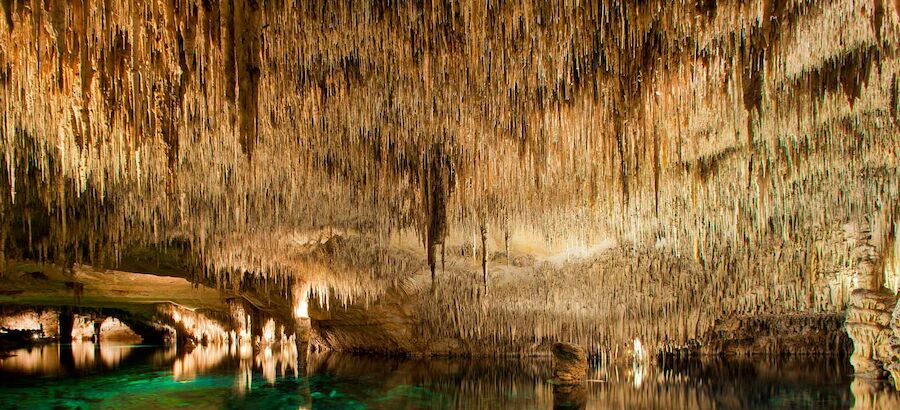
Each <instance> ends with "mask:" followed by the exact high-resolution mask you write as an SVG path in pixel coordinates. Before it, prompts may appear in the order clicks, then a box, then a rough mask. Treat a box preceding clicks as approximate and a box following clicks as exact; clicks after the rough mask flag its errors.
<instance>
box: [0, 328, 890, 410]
mask: <svg viewBox="0 0 900 410" xmlns="http://www.w3.org/2000/svg"><path fill="white" fill-rule="evenodd" d="M851 374H852V369H851V368H850V367H849V365H848V364H846V359H839V358H824V359H823V358H818V359H810V358H805V359H804V358H787V359H786V358H756V359H753V360H731V361H723V360H721V359H716V360H704V361H699V360H695V361H689V362H679V363H677V364H676V363H666V364H662V363H661V364H659V365H656V366H649V367H646V368H644V367H634V366H621V367H605V368H594V369H592V370H591V373H590V374H589V379H590V381H589V382H588V383H587V384H586V385H585V386H584V389H583V390H582V391H580V392H578V394H579V396H578V397H580V398H579V399H578V400H581V405H582V406H583V407H584V408H588V409H594V408H599V409H603V408H613V409H626V408H627V409H632V408H653V409H659V408H663V409H667V408H673V409H678V408H688V409H695V408H727V409H732V408H760V409H762V408H766V409H770V408H815V409H828V408H852V407H854V406H859V407H863V405H865V406H869V407H876V408H877V407H882V406H889V405H890V404H887V403H889V402H885V401H884V400H883V397H884V394H883V393H877V394H876V393H873V392H870V391H868V390H865V389H862V388H859V387H858V386H856V385H854V384H853V383H854V381H853V379H852V377H851V376H850V375H851ZM550 378H551V362H550V360H549V359H526V360H512V359H490V360H488V359H483V360H459V359H433V360H410V359H390V358H375V357H361V356H348V355H340V354H327V353H326V354H322V353H319V354H312V353H310V354H307V353H306V352H305V351H303V350H302V349H297V348H296V347H295V346H289V347H285V348H277V349H266V350H263V351H253V349H250V348H249V347H245V348H244V349H241V348H240V347H228V346H223V347H214V346H209V347H198V348H196V349H194V350H193V351H191V352H189V353H187V352H178V351H176V350H175V349H174V348H166V347H158V346H123V345H114V344H106V343H104V344H101V345H99V346H98V345H94V344H92V343H77V344H73V345H46V346H43V347H37V348H32V349H23V350H18V351H14V352H12V356H9V357H5V358H2V359H0V408H11V409H16V408H21V409H40V408H53V409H76V408H82V409H166V408H189V409H219V408H226V409H233V408H247V409H281V408H284V409H427V408H439V409H458V408H461V409H470V408H471V409H494V408H498V409H499V408H504V409H506V408H510V409H549V408H553V407H554V398H555V397H554V396H559V395H560V393H559V392H554V386H553V385H552V384H551V383H549V379H550ZM851 385H853V386H854V388H851ZM873 394H874V395H875V396H874V397H876V398H875V399H873V397H871V396H872V395H873ZM857 395H863V396H866V397H860V398H857V397H856V396H857ZM877 397H882V399H878V398H877ZM873 400H874V401H873ZM878 400H881V401H878ZM897 403H900V402H897ZM561 404H562V402H561V401H560V398H559V397H556V405H557V406H559V405H561Z"/></svg>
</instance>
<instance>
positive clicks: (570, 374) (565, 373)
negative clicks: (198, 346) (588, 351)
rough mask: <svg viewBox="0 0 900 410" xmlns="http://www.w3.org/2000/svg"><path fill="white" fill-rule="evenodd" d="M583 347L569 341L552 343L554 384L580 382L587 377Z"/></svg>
mask: <svg viewBox="0 0 900 410" xmlns="http://www.w3.org/2000/svg"><path fill="white" fill-rule="evenodd" d="M587 367H588V366H587V358H586V357H585V355H584V349H582V348H580V347H578V346H576V345H573V344H570V343H556V344H554V345H553V381H554V382H555V383H556V384H581V383H584V381H585V378H587Z"/></svg>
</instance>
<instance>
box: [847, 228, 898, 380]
mask: <svg viewBox="0 0 900 410" xmlns="http://www.w3.org/2000/svg"><path fill="white" fill-rule="evenodd" d="M846 230H847V239H848V242H850V243H851V246H853V257H854V262H855V267H856V282H857V288H856V289H854V290H853V292H851V294H850V303H849V306H848V308H847V324H846V326H847V334H848V335H849V336H850V338H851V339H853V354H852V356H851V357H850V363H852V364H853V367H854V368H855V369H856V374H857V376H858V377H861V378H866V379H873V380H877V379H884V378H886V377H887V376H888V373H887V367H888V366H889V365H890V364H891V361H892V356H893V352H892V350H893V349H892V347H891V337H892V336H893V331H892V330H891V316H892V314H893V312H894V308H895V306H896V305H897V296H896V295H895V294H894V293H892V292H891V291H889V290H888V289H887V288H885V287H884V275H883V265H882V257H881V255H880V252H881V251H882V250H881V249H878V247H877V246H876V245H875V244H876V243H877V242H878V237H877V235H875V237H874V238H873V232H872V231H871V229H870V227H869V226H868V224H857V225H848V226H847V227H846Z"/></svg>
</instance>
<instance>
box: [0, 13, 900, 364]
mask: <svg viewBox="0 0 900 410" xmlns="http://www.w3.org/2000/svg"><path fill="white" fill-rule="evenodd" d="M0 11H2V13H0V14H2V18H0V107H2V116H0V165H2V166H0V245H2V246H0V252H2V254H0V256H2V257H3V259H4V260H5V259H7V258H8V259H16V258H22V259H42V260H44V259H45V260H52V261H56V262H59V263H62V264H65V265H66V266H71V265H72V264H74V263H83V262H86V263H93V264H102V263H104V261H109V260H116V259H117V258H118V257H119V256H120V251H121V250H122V249H123V248H124V247H125V246H130V245H134V244H141V245H155V246H165V245H166V244H170V243H173V242H177V243H180V244H187V246H188V247H189V249H190V251H191V252H192V253H194V254H195V255H196V256H197V260H198V261H200V263H201V265H202V266H203V268H204V269H205V273H204V274H205V275H208V276H209V277H211V278H215V279H216V280H218V281H219V282H220V283H232V282H235V281H240V280H243V279H244V278H245V277H246V276H247V275H250V276H252V277H255V278H257V279H258V280H261V281H264V282H265V283H266V284H271V286H272V287H273V289H277V290H278V291H280V292H291V291H293V289H306V291H304V292H308V289H311V288H319V289H321V290H320V291H319V292H317V293H320V294H322V295H329V294H332V293H330V292H333V294H335V295H337V296H339V299H340V301H341V302H343V303H349V302H352V301H355V300H365V301H367V302H369V301H374V300H376V299H377V297H378V296H379V295H382V294H383V293H384V292H385V291H386V289H388V288H397V287H399V288H403V289H404V290H405V291H409V292H417V291H420V290H421V289H424V288H422V287H421V286H420V285H421V284H422V283H424V282H423V279H422V278H427V277H428V276H430V280H428V279H425V280H424V281H425V282H428V283H429V284H430V286H431V289H433V295H432V296H431V297H432V298H433V299H434V301H435V303H433V304H430V305H428V309H425V311H424V313H423V315H424V318H425V319H424V320H426V322H427V323H428V324H429V326H431V327H432V328H433V329H434V331H435V332H446V333H447V334H450V335H454V336H465V337H469V338H483V339H485V340H493V341H497V342H502V341H524V342H536V341H539V340H543V339H545V338H555V339H560V338H566V339H575V340H578V341H580V342H582V343H583V344H585V345H590V346H592V348H596V349H598V350H604V349H606V350H612V349H614V346H617V345H618V344H620V343H623V342H624V341H629V340H631V339H633V338H634V337H636V336H640V337H641V340H644V341H645V344H646V345H647V346H649V347H650V348H654V347H656V346H660V345H662V344H664V343H667V342H673V343H675V344H677V343H683V342H685V341H686V340H688V339H690V338H692V337H696V336H697V335H698V332H701V331H702V330H703V329H704V328H706V327H708V326H709V325H710V324H711V323H712V322H713V321H714V320H715V319H716V318H717V317H720V316H721V315H725V314H731V313H736V312H740V313H753V312H772V311H781V310H784V311H834V310H837V309H840V308H842V307H843V306H844V305H845V304H846V302H847V298H848V295H847V292H848V289H849V286H850V285H851V284H849V283H847V281H848V280H849V279H848V278H850V276H848V273H847V271H848V270H849V269H850V268H851V267H852V266H851V260H852V257H851V252H850V250H848V249H847V247H846V245H845V244H844V243H843V242H842V241H841V240H839V239H837V238H838V236H839V235H840V229H841V227H842V226H843V225H844V224H845V223H846V222H847V221H849V220H858V219H859V218H864V217H866V216H872V215H881V214H884V213H888V214H891V213H892V212H893V210H895V209H896V208H897V197H898V189H900V186H898V185H900V184H898V182H900V179H898V168H897V165H898V144H900V138H898V133H897V131H896V127H897V112H898V109H900V108H898V107H900V98H898V87H900V85H898V84H900V80H898V71H900V65H898V63H900V60H898V55H897V53H898V46H900V3H898V2H896V1H894V2H889V1H884V0H872V1H868V0H835V1H825V0H759V1H756V0H744V1H740V0H729V1H718V2H717V1H667V0H651V1H612V0H603V1H597V2H557V1H538V0H535V1H525V2H502V1H491V0H432V1H422V2H400V3H396V4H395V3H393V2H385V1H378V2H334V1H324V0H321V1H292V0H272V1H264V0H220V1H207V0H203V1H200V0H159V1H139V0H124V1H119V2H112V1H93V2H92V1H84V0H74V1H66V0H4V1H2V2H0ZM889 220H890V222H889V223H893V219H889ZM606 240H612V241H613V242H615V243H616V246H614V247H612V248H610V249H609V250H606V251H604V252H603V253H602V254H599V255H593V256H591V257H589V258H586V259H585V258H580V259H578V260H577V261H574V262H573V261H568V262H565V263H553V262H552V261H548V258H549V256H548V255H549V254H550V253H553V252H564V251H565V249H575V248H578V247H590V246H592V245H593V244H597V243H601V242H603V241H606ZM535 249H538V250H550V251H546V252H544V251H540V252H538V251H535ZM501 250H503V252H501ZM542 252H543V253H542ZM517 258H518V259H517ZM885 266H886V269H885V270H889V271H890V270H892V269H893V267H894V266H896V263H894V261H893V260H888V261H886V264H885ZM429 271H430V272H429ZM889 274H892V273H891V272H889ZM889 283H890V282H889ZM324 289H330V290H329V291H326V290H324ZM495 289H503V290H504V291H503V292H502V293H501V292H497V291H495Z"/></svg>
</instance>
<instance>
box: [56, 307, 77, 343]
mask: <svg viewBox="0 0 900 410" xmlns="http://www.w3.org/2000/svg"><path fill="white" fill-rule="evenodd" d="M74 324H75V315H74V314H72V309H71V308H69V307H64V308H62V309H60V310H59V342H60V343H72V327H73V326H74Z"/></svg>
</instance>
